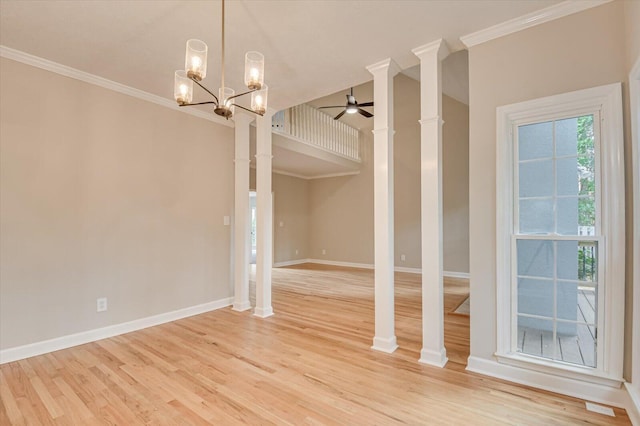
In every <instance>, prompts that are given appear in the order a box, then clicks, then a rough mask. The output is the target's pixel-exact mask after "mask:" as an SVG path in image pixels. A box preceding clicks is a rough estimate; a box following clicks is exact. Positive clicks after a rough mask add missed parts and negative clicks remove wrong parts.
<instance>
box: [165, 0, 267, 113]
mask: <svg viewBox="0 0 640 426" xmlns="http://www.w3.org/2000/svg"><path fill="white" fill-rule="evenodd" d="M221 30H222V49H221V52H220V53H221V55H220V56H221V63H220V67H221V71H222V72H221V78H220V89H218V96H216V95H215V93H214V92H212V91H211V90H209V89H207V88H206V87H205V86H204V85H203V84H202V83H200V82H201V81H202V80H203V79H204V78H205V77H206V76H207V50H208V48H207V45H206V43H205V42H203V41H200V40H196V39H191V40H188V41H187V51H186V54H185V60H184V70H179V71H176V72H175V80H174V89H173V97H174V99H175V100H176V102H177V103H178V106H181V107H182V106H192V105H213V106H214V110H213V112H215V113H216V114H217V115H220V116H222V117H224V118H226V119H227V120H228V119H229V118H230V117H233V113H234V112H235V107H238V108H241V109H244V110H246V111H249V112H253V113H255V114H258V115H264V113H265V112H266V111H267V94H268V93H267V85H266V84H264V56H263V55H262V54H261V53H259V52H254V51H250V52H247V53H246V55H245V70H244V83H245V84H246V85H247V88H248V89H249V90H248V91H247V92H243V93H239V94H237V95H236V94H235V91H234V90H233V89H232V88H230V87H226V86H225V84H224V0H222V26H221ZM193 83H196V84H197V85H198V86H199V87H200V88H201V89H202V90H204V91H205V92H207V93H208V94H209V95H210V96H211V97H212V98H213V100H210V101H205V102H196V103H193ZM249 93H251V109H249V108H245V107H243V106H242V105H237V104H236V99H237V98H239V97H241V96H244V95H248V94H249Z"/></svg>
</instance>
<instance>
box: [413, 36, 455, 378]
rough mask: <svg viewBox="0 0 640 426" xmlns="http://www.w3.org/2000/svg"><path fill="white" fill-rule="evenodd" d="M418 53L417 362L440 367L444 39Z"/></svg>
mask: <svg viewBox="0 0 640 426" xmlns="http://www.w3.org/2000/svg"><path fill="white" fill-rule="evenodd" d="M413 53H414V54H415V55H416V56H417V57H418V58H419V59H420V164H421V166H420V192H421V199H420V205H421V209H420V210H421V213H420V215H421V224H422V226H421V228H422V231H421V232H422V350H421V351H420V362H422V363H425V364H429V365H434V366H437V367H444V365H445V364H446V363H447V351H446V349H445V347H444V308H443V301H444V300H443V282H442V125H443V124H444V122H443V121H442V60H443V59H444V58H445V57H446V56H447V55H448V54H449V50H448V48H447V46H446V44H445V43H444V41H443V40H437V41H436V42H433V43H429V44H427V45H425V46H421V47H418V48H416V49H413Z"/></svg>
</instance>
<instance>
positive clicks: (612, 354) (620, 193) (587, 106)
mask: <svg viewBox="0 0 640 426" xmlns="http://www.w3.org/2000/svg"><path fill="white" fill-rule="evenodd" d="M590 113H595V115H594V131H597V126H598V123H596V122H595V121H596V117H597V116H598V115H599V117H600V123H599V124H600V141H601V143H600V146H599V149H598V147H597V146H596V153H595V154H596V161H597V162H598V163H599V164H598V165H597V167H596V173H597V175H596V185H598V182H599V185H600V186H599V191H596V193H597V194H598V195H596V196H597V197H598V196H599V199H598V198H596V209H598V208H599V209H600V210H599V213H600V214H599V215H596V216H597V218H596V220H597V223H596V229H597V228H598V226H599V228H600V235H601V237H599V238H597V239H596V240H597V241H598V253H599V256H600V258H599V262H598V263H599V271H598V287H599V288H598V294H599V301H598V304H599V306H598V316H599V320H598V353H597V360H596V368H592V367H585V366H579V365H572V364H568V363H563V362H558V361H552V360H546V359H543V358H538V357H533V356H530V355H526V354H522V353H518V352H517V351H516V350H515V349H516V346H515V343H516V336H517V325H516V322H515V318H516V317H517V311H516V307H517V300H516V297H517V293H516V290H517V286H516V285H515V282H514V279H513V277H514V276H515V273H516V271H515V270H514V269H515V265H516V263H515V258H516V254H515V243H514V238H513V236H514V234H515V230H516V228H515V227H514V225H515V220H514V218H516V216H515V214H516V213H517V207H516V203H517V199H515V196H516V193H515V189H516V188H517V182H516V181H515V173H514V172H515V166H514V161H515V157H514V153H515V150H516V149H517V147H516V146H515V141H516V136H515V135H514V128H516V126H517V125H522V124H523V123H534V122H542V121H549V120H557V119H561V118H563V117H568V116H574V117H575V116H580V115H585V114H590ZM496 133H497V152H496V154H497V158H496V163H497V164H496V168H497V170H496V208H497V217H496V249H497V250H496V252H497V253H496V254H497V262H496V277H497V289H496V296H497V350H496V354H495V355H496V358H497V359H498V361H499V362H501V363H505V364H509V365H513V366H518V367H524V368H528V369H533V370H536V371H541V372H546V373H550V374H554V375H558V376H563V377H569V378H574V379H579V380H584V381H588V382H592V383H599V384H605V385H609V386H613V387H619V386H620V384H621V383H622V382H623V379H622V368H623V356H624V293H625V276H624V273H625V258H624V256H625V216H624V215H625V209H624V202H625V199H624V197H625V190H624V188H625V187H624V154H623V152H624V137H623V125H622V85H621V83H615V84H610V85H606V86H599V87H594V88H591V89H585V90H579V91H576V92H570V93H565V94H560V95H555V96H550V97H546V98H540V99H534V100H531V101H526V102H520V103H517V104H512V105H505V106H501V107H498V109H497V132H496ZM596 141H597V139H596ZM596 143H597V142H596ZM598 170H599V172H598ZM598 216H599V218H598ZM598 219H599V220H598ZM597 233H598V232H596V234H597ZM545 238H548V239H558V240H561V239H566V238H567V237H562V236H555V235H552V236H546V237H545ZM571 239H575V238H573V237H571ZM582 239H589V238H588V237H583V238H580V240H582ZM601 327H602V328H601Z"/></svg>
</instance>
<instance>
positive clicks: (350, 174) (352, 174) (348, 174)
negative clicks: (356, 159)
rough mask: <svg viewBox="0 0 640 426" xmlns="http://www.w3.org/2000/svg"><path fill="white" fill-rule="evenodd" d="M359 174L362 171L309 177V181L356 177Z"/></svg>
mask: <svg viewBox="0 0 640 426" xmlns="http://www.w3.org/2000/svg"><path fill="white" fill-rule="evenodd" d="M359 174H360V170H358V171H355V172H342V173H329V174H326V175H315V176H311V177H308V178H307V179H325V178H333V177H342V176H355V175H359Z"/></svg>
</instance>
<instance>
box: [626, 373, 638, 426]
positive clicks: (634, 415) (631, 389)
mask: <svg viewBox="0 0 640 426" xmlns="http://www.w3.org/2000/svg"><path fill="white" fill-rule="evenodd" d="M624 385H625V387H626V388H627V392H628V393H629V404H628V405H627V407H626V408H627V414H628V415H629V418H630V419H631V424H633V426H640V384H636V385H634V384H633V383H625V384H624Z"/></svg>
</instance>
